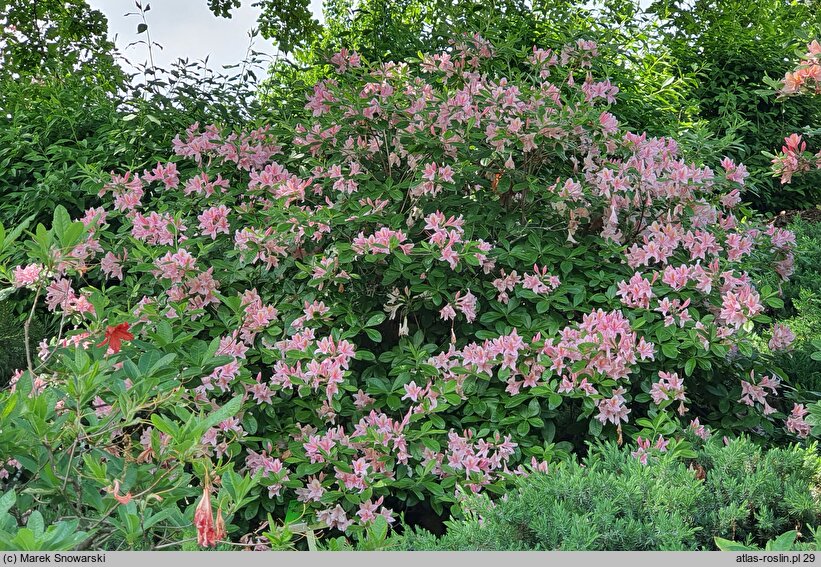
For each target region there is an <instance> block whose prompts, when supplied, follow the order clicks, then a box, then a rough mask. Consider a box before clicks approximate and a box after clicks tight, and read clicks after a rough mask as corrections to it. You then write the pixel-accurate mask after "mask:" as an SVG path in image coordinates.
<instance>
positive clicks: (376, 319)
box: [365, 313, 385, 327]
mask: <svg viewBox="0 0 821 567" xmlns="http://www.w3.org/2000/svg"><path fill="white" fill-rule="evenodd" d="M384 320H385V314H384V313H376V314H374V315H371V317H370V319H368V322H367V323H365V326H366V327H376V326H377V325H379V324H380V323H382V321H384Z"/></svg>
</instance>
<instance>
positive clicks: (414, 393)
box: [402, 381, 424, 403]
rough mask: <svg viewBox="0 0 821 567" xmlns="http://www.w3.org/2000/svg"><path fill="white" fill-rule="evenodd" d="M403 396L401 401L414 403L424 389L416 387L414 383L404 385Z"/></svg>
mask: <svg viewBox="0 0 821 567" xmlns="http://www.w3.org/2000/svg"><path fill="white" fill-rule="evenodd" d="M404 388H405V395H404V396H402V399H403V400H407V399H410V401H412V402H414V403H416V402H417V401H418V399H419V396H421V395H422V393H423V392H424V389H423V388H421V387H420V386H417V385H416V382H413V381H412V382H411V383H410V384H405V386H404Z"/></svg>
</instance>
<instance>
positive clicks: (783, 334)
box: [769, 323, 795, 351]
mask: <svg viewBox="0 0 821 567" xmlns="http://www.w3.org/2000/svg"><path fill="white" fill-rule="evenodd" d="M794 340H795V334H794V333H793V332H792V331H791V330H790V328H789V327H788V326H787V325H784V324H783V323H776V324H775V325H773V333H772V338H771V339H770V342H769V347H770V350H773V351H777V350H789V348H790V346H791V345H792V343H793V341H794Z"/></svg>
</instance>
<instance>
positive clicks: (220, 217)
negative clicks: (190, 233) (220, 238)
mask: <svg viewBox="0 0 821 567" xmlns="http://www.w3.org/2000/svg"><path fill="white" fill-rule="evenodd" d="M229 212H230V211H229V209H228V207H226V206H225V205H219V206H217V207H211V208H209V209H206V210H204V211H203V212H202V214H200V215H199V216H198V217H197V218H198V219H199V221H200V231H201V232H202V234H204V235H206V236H210V237H211V239H212V240H215V239H216V238H217V233H220V232H221V233H224V234H230V230H231V229H230V227H229V226H228V213H229Z"/></svg>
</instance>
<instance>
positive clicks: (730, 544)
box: [714, 537, 757, 551]
mask: <svg viewBox="0 0 821 567" xmlns="http://www.w3.org/2000/svg"><path fill="white" fill-rule="evenodd" d="M714 539H715V542H716V547H717V548H718V549H719V550H721V551H756V549H757V548H755V547H749V546H747V545H744V544H741V543H738V542H735V541H730V540H728V539H724V538H720V537H715V538H714Z"/></svg>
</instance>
